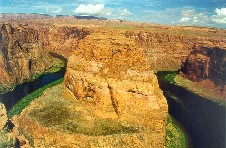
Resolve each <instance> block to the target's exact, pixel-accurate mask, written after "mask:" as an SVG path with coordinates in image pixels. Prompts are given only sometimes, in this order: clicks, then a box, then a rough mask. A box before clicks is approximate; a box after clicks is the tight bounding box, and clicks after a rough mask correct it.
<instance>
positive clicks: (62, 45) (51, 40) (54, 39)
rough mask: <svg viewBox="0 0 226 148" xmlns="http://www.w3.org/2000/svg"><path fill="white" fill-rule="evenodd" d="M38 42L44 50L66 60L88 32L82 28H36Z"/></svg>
mask: <svg viewBox="0 0 226 148" xmlns="http://www.w3.org/2000/svg"><path fill="white" fill-rule="evenodd" d="M38 32H39V38H40V42H41V44H42V46H43V48H45V49H46V50H48V51H50V52H54V53H57V54H59V55H62V56H64V57H65V58H68V57H69V56H70V55H71V53H72V52H74V51H75V50H76V49H77V48H78V45H79V41H80V40H82V39H84V38H85V37H86V36H87V35H88V34H89V33H90V32H89V31H88V30H85V29H83V28H77V27H67V26H63V27H61V26H59V27H57V26H51V27H49V28H45V27H44V28H38Z"/></svg>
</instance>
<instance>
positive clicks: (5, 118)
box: [0, 103, 8, 130]
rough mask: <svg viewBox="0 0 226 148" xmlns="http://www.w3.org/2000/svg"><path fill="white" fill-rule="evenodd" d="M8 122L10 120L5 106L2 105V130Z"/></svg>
mask: <svg viewBox="0 0 226 148" xmlns="http://www.w3.org/2000/svg"><path fill="white" fill-rule="evenodd" d="M7 120H8V118H7V113H6V109H5V106H4V104H2V103H0V130H1V129H3V127H4V126H5V124H6V121H7Z"/></svg>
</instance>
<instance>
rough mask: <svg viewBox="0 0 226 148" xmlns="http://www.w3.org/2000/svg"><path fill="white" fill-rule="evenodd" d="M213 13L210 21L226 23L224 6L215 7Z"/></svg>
mask: <svg viewBox="0 0 226 148" xmlns="http://www.w3.org/2000/svg"><path fill="white" fill-rule="evenodd" d="M215 13H216V15H213V16H212V17H211V18H212V21H214V22H216V23H219V24H226V8H220V9H219V8H216V9H215Z"/></svg>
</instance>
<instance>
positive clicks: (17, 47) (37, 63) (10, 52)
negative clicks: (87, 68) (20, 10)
mask: <svg viewBox="0 0 226 148" xmlns="http://www.w3.org/2000/svg"><path fill="white" fill-rule="evenodd" d="M0 37H1V40H0V68H1V69H0V73H1V75H0V90H1V91H2V90H4V89H6V88H10V87H11V86H12V85H15V84H21V83H23V82H24V81H28V80H30V79H31V78H32V77H33V76H35V75H36V74H40V73H42V72H43V71H44V70H45V69H47V68H48V67H50V66H51V64H52V63H53V62H54V59H53V58H51V57H50V56H49V55H48V53H47V51H45V50H44V49H43V48H42V45H41V44H40V42H39V40H38V32H37V31H36V30H34V29H32V28H27V27H24V26H16V27H15V26H12V25H10V24H1V26H0Z"/></svg>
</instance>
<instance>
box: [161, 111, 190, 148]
mask: <svg viewBox="0 0 226 148" xmlns="http://www.w3.org/2000/svg"><path fill="white" fill-rule="evenodd" d="M165 144H166V147H167V148H185V147H186V142H185V136H184V133H183V131H182V130H181V129H180V128H179V127H178V126H176V125H175V124H174V123H173V121H172V118H171V117H170V115H169V116H168V118H167V125H166V137H165Z"/></svg>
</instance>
